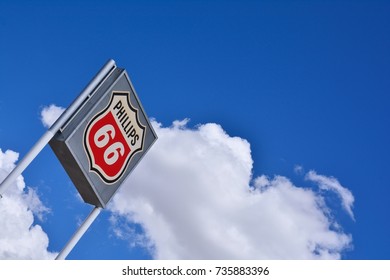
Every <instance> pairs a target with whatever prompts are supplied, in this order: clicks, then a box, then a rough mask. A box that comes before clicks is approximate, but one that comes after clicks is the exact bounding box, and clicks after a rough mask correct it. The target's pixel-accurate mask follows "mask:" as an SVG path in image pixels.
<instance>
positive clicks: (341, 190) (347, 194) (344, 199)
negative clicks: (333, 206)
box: [306, 170, 355, 220]
mask: <svg viewBox="0 0 390 280" xmlns="http://www.w3.org/2000/svg"><path fill="white" fill-rule="evenodd" d="M306 179H307V180H310V181H313V182H315V183H317V184H318V186H319V188H320V189H322V190H326V191H333V192H335V193H336V194H337V195H338V196H339V197H340V199H341V203H342V206H343V208H344V210H345V211H346V212H347V213H348V215H349V216H350V217H351V219H352V220H354V219H355V218H354V215H353V212H352V207H353V203H354V201H355V199H354V197H353V194H352V193H351V191H350V190H348V189H347V188H345V187H343V186H342V185H341V184H340V183H339V181H338V180H337V179H336V178H334V177H326V176H323V175H319V174H317V173H316V172H315V171H313V170H312V171H309V172H308V173H307V174H306Z"/></svg>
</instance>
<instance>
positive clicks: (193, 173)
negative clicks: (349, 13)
mask: <svg viewBox="0 0 390 280" xmlns="http://www.w3.org/2000/svg"><path fill="white" fill-rule="evenodd" d="M45 114H46V115H45V117H42V120H43V123H44V124H45V123H47V124H49V123H52V121H50V122H48V121H44V120H48V119H51V120H53V119H55V118H54V116H57V117H58V116H59V114H58V110H57V109H56V106H55V107H48V108H47V110H46V112H45ZM42 115H43V114H42ZM188 121H189V120H188V119H185V120H181V121H174V122H173V124H172V125H171V126H170V127H164V126H163V125H162V124H160V123H158V122H156V121H153V122H152V123H153V126H154V128H155V130H156V132H157V134H158V136H159V139H158V141H157V142H156V143H155V145H154V146H153V147H152V148H151V150H150V151H149V152H148V154H147V155H146V156H145V158H144V159H143V160H142V161H141V162H140V163H139V165H138V166H137V168H136V169H135V170H134V171H133V173H132V175H131V176H130V177H129V178H128V180H127V181H126V182H125V183H124V184H123V186H122V188H121V189H120V191H119V192H118V194H117V195H116V196H115V197H114V199H113V201H112V202H111V203H110V204H109V210H110V211H111V212H112V216H111V219H110V220H111V223H112V226H113V233H114V234H115V235H116V236H117V237H118V238H120V239H123V240H128V242H129V244H130V245H131V246H143V247H145V248H146V249H147V250H149V251H150V253H151V254H152V255H153V257H154V258H156V259H339V258H341V255H342V253H343V252H344V251H345V250H346V249H348V248H350V246H351V244H352V236H351V235H350V234H347V233H344V232H343V231H342V229H341V227H340V226H339V225H338V223H337V221H335V220H333V218H332V215H329V213H330V212H331V209H329V208H328V206H327V205H326V204H325V196H326V195H327V191H333V192H336V193H337V194H338V196H339V197H340V199H341V204H342V206H343V208H344V209H345V211H346V212H347V213H348V214H349V215H350V216H351V218H353V212H352V205H353V195H352V193H351V192H350V191H349V190H348V189H347V188H345V187H343V186H342V185H341V184H340V183H339V182H338V180H337V179H335V178H333V177H327V176H324V175H319V174H317V173H316V172H315V171H310V172H308V173H307V174H306V176H305V178H306V179H307V180H309V181H312V182H314V183H315V184H317V185H318V187H319V190H320V191H316V190H314V189H311V188H302V187H297V186H295V185H294V184H293V183H292V182H291V180H289V179H288V178H286V177H284V176H274V177H272V178H271V177H268V176H266V175H261V176H257V177H254V176H253V174H252V166H253V160H252V157H251V148H250V144H249V143H248V142H247V141H246V140H245V139H242V138H240V137H231V136H229V135H228V134H227V133H226V132H225V131H224V130H223V129H222V127H221V126H220V125H218V124H214V123H208V124H204V125H199V126H197V127H196V128H194V129H191V128H188V127H187V123H188ZM296 171H298V170H296ZM299 173H300V174H302V175H304V174H303V173H304V171H303V168H302V167H299ZM139 226H141V228H142V230H139Z"/></svg>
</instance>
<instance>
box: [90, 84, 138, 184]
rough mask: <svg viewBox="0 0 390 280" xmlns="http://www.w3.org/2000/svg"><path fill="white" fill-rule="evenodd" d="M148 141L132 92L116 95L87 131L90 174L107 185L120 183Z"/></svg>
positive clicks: (95, 117)
mask: <svg viewBox="0 0 390 280" xmlns="http://www.w3.org/2000/svg"><path fill="white" fill-rule="evenodd" d="M144 138H145V126H144V125H142V124H141V123H140V121H139V118H138V110H137V109H136V108H134V107H133V106H132V105H131V103H130V92H115V91H114V92H112V94H111V99H110V102H109V103H108V105H107V107H106V108H105V109H104V110H102V111H101V112H99V113H97V114H96V115H95V116H94V117H92V119H91V120H90V121H89V123H88V124H87V126H86V129H85V132H84V147H85V151H86V153H87V155H88V159H89V163H90V171H94V172H96V173H97V174H98V175H99V177H100V178H101V179H102V180H103V181H104V182H105V183H107V184H113V183H115V182H117V181H118V180H119V179H120V178H121V176H122V175H123V174H124V172H125V171H126V168H127V166H128V165H129V162H130V161H131V159H132V157H133V156H134V155H135V154H136V153H137V152H140V151H142V150H143V146H144Z"/></svg>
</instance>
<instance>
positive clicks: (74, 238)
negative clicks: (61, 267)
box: [56, 206, 102, 260]
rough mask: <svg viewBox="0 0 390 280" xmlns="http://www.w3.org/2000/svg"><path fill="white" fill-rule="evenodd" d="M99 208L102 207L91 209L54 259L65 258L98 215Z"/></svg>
mask: <svg viewBox="0 0 390 280" xmlns="http://www.w3.org/2000/svg"><path fill="white" fill-rule="evenodd" d="M101 210H102V208H100V207H97V206H96V207H95V208H94V209H93V210H92V212H91V213H90V214H89V215H88V217H87V218H86V219H85V221H84V223H83V224H82V225H81V226H80V227H79V229H78V230H77V231H76V232H75V233H74V235H73V236H72V238H71V239H70V240H69V241H68V243H67V244H66V245H65V247H64V248H63V249H62V251H61V252H60V253H59V254H58V256H57V257H56V260H65V258H66V257H67V256H68V255H69V253H70V251H72V249H73V248H74V246H76V244H77V242H79V240H80V238H81V237H83V235H84V233H85V232H86V231H87V230H88V228H89V227H90V226H91V224H92V223H93V221H94V220H95V219H96V217H97V216H98V215H99V213H100V211H101Z"/></svg>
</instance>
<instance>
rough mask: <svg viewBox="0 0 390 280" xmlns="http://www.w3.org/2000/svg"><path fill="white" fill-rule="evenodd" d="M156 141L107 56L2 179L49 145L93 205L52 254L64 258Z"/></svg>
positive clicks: (19, 170) (139, 106)
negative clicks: (59, 247)
mask: <svg viewBox="0 0 390 280" xmlns="http://www.w3.org/2000/svg"><path fill="white" fill-rule="evenodd" d="M156 140H157V134H156V133H155V131H154V129H153V127H152V124H151V123H150V121H149V118H148V117H147V115H146V113H145V111H144V109H143V107H142V104H141V102H140V100H139V98H138V96H137V94H136V92H135V90H134V87H133V85H132V83H131V81H130V78H129V76H128V75H127V72H126V70H125V69H121V68H117V66H116V65H115V61H114V60H112V59H111V60H109V61H108V62H107V63H106V64H105V66H104V67H103V68H102V69H101V70H100V71H99V72H98V74H97V75H96V76H95V77H94V78H93V79H92V81H91V82H90V83H89V84H88V86H87V87H86V88H85V89H84V90H83V91H82V92H81V94H80V95H79V96H78V97H77V98H76V99H75V101H74V102H73V103H72V104H71V105H70V106H69V107H68V109H66V110H65V111H64V113H62V115H61V116H60V117H59V118H58V119H57V121H56V122H55V123H54V124H53V125H52V126H51V127H50V128H49V130H48V131H47V132H46V133H45V134H44V135H43V136H42V137H41V138H40V139H39V140H38V142H37V143H36V144H35V145H34V146H33V147H32V149H31V150H30V151H29V152H28V153H27V154H26V155H25V156H24V158H23V159H22V160H21V161H20V162H19V163H18V164H17V166H16V167H15V168H14V169H13V170H12V171H11V173H10V174H8V176H7V177H6V178H5V180H4V181H3V182H2V183H1V184H0V198H1V197H2V193H3V192H4V191H5V189H6V188H7V187H8V186H9V185H10V184H11V183H12V182H13V181H14V180H15V179H16V178H17V177H18V176H19V175H20V174H21V173H22V172H23V170H24V169H25V168H26V167H27V166H28V165H29V164H30V163H31V162H32V160H33V159H34V158H35V157H36V156H37V155H38V154H39V152H40V151H41V150H42V149H43V148H44V147H45V146H46V144H49V145H50V147H51V148H52V150H53V152H54V154H55V155H56V156H57V158H58V160H59V161H60V163H61V164H62V166H63V167H64V169H65V171H66V172H67V174H68V175H69V177H70V179H71V180H72V182H73V183H74V185H75V187H76V188H77V190H78V191H79V193H80V195H81V197H82V198H83V200H84V201H85V202H86V203H89V204H92V205H94V206H95V208H94V209H93V210H92V212H91V213H90V214H89V216H88V217H87V218H86V220H85V221H84V223H83V224H82V225H81V226H80V227H79V229H78V230H77V231H76V232H75V233H74V235H73V236H72V238H71V239H70V240H69V242H68V243H67V244H66V245H65V247H64V248H63V250H62V251H61V252H60V253H59V254H58V256H57V257H56V259H57V260H62V259H65V258H66V256H67V255H68V254H69V253H70V251H71V250H72V249H73V247H74V246H75V245H76V244H77V242H78V241H79V240H80V238H81V237H82V236H83V235H84V233H85V232H86V231H87V230H88V228H89V227H90V225H91V224H92V223H93V221H94V220H95V219H96V218H97V216H98V215H99V213H100V211H101V210H102V208H105V207H106V205H107V203H108V202H109V201H110V200H111V198H112V197H113V196H114V194H115V193H116V192H117V191H118V189H119V188H120V186H121V185H122V183H123V182H124V180H125V179H126V178H127V176H128V175H129V174H130V173H131V171H132V170H133V169H134V168H135V167H136V165H137V164H138V162H139V161H140V160H141V159H142V158H143V156H144V155H145V154H146V152H147V151H148V150H149V148H150V147H151V146H152V145H153V143H154V142H155V141H156Z"/></svg>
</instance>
